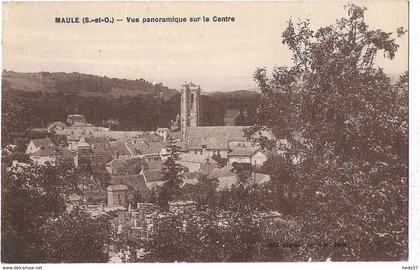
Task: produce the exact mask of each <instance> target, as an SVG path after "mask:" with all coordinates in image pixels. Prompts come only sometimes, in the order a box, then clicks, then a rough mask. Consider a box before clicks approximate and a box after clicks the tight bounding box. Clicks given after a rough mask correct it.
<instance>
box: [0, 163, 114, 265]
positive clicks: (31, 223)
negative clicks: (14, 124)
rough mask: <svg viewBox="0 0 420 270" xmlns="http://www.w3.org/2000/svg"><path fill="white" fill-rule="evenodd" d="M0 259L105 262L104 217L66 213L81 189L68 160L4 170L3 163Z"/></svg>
mask: <svg viewBox="0 0 420 270" xmlns="http://www.w3.org/2000/svg"><path fill="white" fill-rule="evenodd" d="M2 169H3V173H2V204H1V207H2V220H1V221H2V232H1V233H2V241H1V245H2V249H1V252H2V256H1V257H2V261H3V262H8V263H42V262H106V261H107V260H108V257H107V256H108V252H107V244H108V243H109V239H112V238H111V231H110V224H109V222H107V221H106V220H107V218H105V217H101V218H92V217H90V216H89V215H88V214H86V213H83V212H81V211H79V210H75V211H71V212H70V213H69V212H67V211H66V208H67V205H66V198H67V197H68V195H70V194H73V193H80V190H79V189H78V184H79V178H78V174H77V171H76V169H75V168H74V167H73V165H72V163H71V162H69V161H66V160H57V161H56V162H55V163H54V164H46V165H45V166H39V165H36V164H28V165H26V166H18V167H13V168H12V169H6V168H5V167H4V166H2Z"/></svg>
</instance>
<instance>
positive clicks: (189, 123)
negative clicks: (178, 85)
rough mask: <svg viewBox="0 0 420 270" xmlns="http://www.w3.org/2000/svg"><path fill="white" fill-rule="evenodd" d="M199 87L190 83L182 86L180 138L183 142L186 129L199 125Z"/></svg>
mask: <svg viewBox="0 0 420 270" xmlns="http://www.w3.org/2000/svg"><path fill="white" fill-rule="evenodd" d="M200 91H201V88H200V85H196V84H194V83H192V82H190V83H185V84H183V85H182V95H181V138H182V140H185V134H186V130H187V127H197V126H199V125H200Z"/></svg>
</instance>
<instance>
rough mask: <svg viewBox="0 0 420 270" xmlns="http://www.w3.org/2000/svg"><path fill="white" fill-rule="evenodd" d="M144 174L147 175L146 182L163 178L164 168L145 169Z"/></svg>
mask: <svg viewBox="0 0 420 270" xmlns="http://www.w3.org/2000/svg"><path fill="white" fill-rule="evenodd" d="M143 173H144V175H145V176H146V182H156V181H160V180H162V176H163V174H162V170H160V169H155V170H145V171H144V172H143Z"/></svg>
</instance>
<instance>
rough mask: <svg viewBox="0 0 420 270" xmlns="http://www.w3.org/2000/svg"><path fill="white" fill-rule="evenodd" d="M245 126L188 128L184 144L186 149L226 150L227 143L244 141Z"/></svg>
mask: <svg viewBox="0 0 420 270" xmlns="http://www.w3.org/2000/svg"><path fill="white" fill-rule="evenodd" d="M244 128H247V127H246V126H210V127H188V128H187V132H186V143H187V148H188V149H202V147H203V145H205V146H206V147H207V149H228V141H229V140H234V141H246V140H247V139H246V138H245V137H244Z"/></svg>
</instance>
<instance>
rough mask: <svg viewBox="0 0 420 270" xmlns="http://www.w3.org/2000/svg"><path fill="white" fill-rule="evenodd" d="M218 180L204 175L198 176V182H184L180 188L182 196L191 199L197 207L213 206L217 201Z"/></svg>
mask: <svg viewBox="0 0 420 270" xmlns="http://www.w3.org/2000/svg"><path fill="white" fill-rule="evenodd" d="M218 184H219V180H218V179H217V178H211V177H208V176H206V175H200V176H199V177H198V183H197V184H194V185H190V184H186V185H184V187H183V188H182V197H183V198H185V199H188V200H193V201H194V202H196V203H197V205H198V207H207V206H209V207H215V206H216V205H218V203H219V196H218V194H217V190H216V188H217V186H218Z"/></svg>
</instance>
